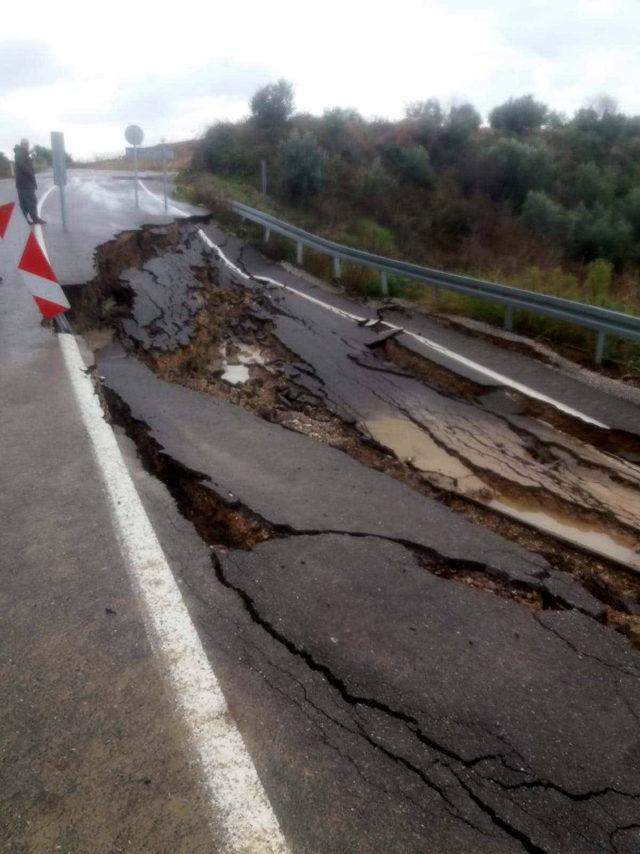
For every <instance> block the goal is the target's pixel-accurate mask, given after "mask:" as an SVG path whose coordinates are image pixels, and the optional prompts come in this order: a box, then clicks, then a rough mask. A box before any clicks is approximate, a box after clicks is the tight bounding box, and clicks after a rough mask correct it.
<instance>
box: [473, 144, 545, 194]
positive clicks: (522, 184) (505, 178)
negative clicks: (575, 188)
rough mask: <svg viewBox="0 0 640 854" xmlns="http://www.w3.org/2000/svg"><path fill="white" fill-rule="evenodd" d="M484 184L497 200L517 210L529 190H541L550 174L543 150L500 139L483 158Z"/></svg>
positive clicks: (536, 146)
mask: <svg viewBox="0 0 640 854" xmlns="http://www.w3.org/2000/svg"><path fill="white" fill-rule="evenodd" d="M485 168H486V173H485V184H486V186H487V189H488V190H489V193H490V194H491V196H492V197H493V198H494V199H496V200H499V201H500V200H502V201H511V202H512V203H513V204H514V205H515V207H516V208H518V209H519V208H520V207H521V206H522V204H523V203H524V200H525V199H526V197H527V193H528V192H529V191H530V190H544V189H545V188H546V187H547V186H548V185H549V183H550V180H551V176H552V174H553V161H552V158H551V155H550V154H549V152H548V151H547V149H546V148H543V147H542V146H541V145H533V144H530V143H527V142H522V141H521V140H518V139H514V138H509V137H507V138H503V139H500V140H498V142H496V143H495V145H492V146H491V147H490V148H489V149H488V151H487V152H486V155H485Z"/></svg>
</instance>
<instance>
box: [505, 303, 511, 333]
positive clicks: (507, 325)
mask: <svg viewBox="0 0 640 854" xmlns="http://www.w3.org/2000/svg"><path fill="white" fill-rule="evenodd" d="M504 328H505V329H506V330H507V332H512V331H513V306H512V305H506V306H505V307H504Z"/></svg>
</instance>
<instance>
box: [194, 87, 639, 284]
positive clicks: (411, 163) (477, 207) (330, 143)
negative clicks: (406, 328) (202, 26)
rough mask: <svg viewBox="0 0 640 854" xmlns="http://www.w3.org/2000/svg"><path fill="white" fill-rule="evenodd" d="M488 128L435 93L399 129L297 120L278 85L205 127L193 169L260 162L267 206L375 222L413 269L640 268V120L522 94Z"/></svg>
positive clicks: (352, 117) (218, 170)
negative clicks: (434, 265) (236, 115)
mask: <svg viewBox="0 0 640 854" xmlns="http://www.w3.org/2000/svg"><path fill="white" fill-rule="evenodd" d="M488 119H489V120H488V123H487V124H483V122H482V118H481V116H480V114H479V112H478V111H477V110H476V109H475V108H474V106H473V105H472V104H469V103H461V104H453V105H452V106H450V107H448V108H447V109H445V108H444V107H443V106H442V104H441V103H440V102H439V101H438V100H436V99H433V98H431V99H427V100H424V101H418V102H415V103H412V104H409V105H408V106H407V108H406V111H405V115H404V117H403V118H402V119H400V120H399V121H388V120H385V119H373V120H370V121H368V120H366V119H364V118H363V117H362V116H361V115H359V113H358V112H356V111H355V110H347V109H342V108H336V109H331V110H327V111H326V112H325V113H324V114H323V115H322V116H313V115H310V114H307V113H296V112H295V104H294V94H293V88H292V86H291V84H290V83H288V82H286V81H284V80H280V81H278V82H276V83H273V84H270V85H268V86H265V87H264V88H262V89H260V90H259V91H258V92H256V93H255V95H254V96H253V98H252V99H251V102H250V115H249V116H248V117H247V118H246V119H244V120H242V121H239V122H235V123H231V122H219V123H216V124H215V125H213V126H212V127H210V128H209V130H208V131H207V132H206V133H205V135H204V138H203V139H202V141H201V143H200V145H199V148H198V150H197V152H196V155H195V158H194V168H195V169H199V170H208V171H211V172H213V173H215V174H217V175H220V176H229V177H234V178H239V179H242V180H245V181H248V182H254V183H255V182H256V181H257V176H258V174H259V168H260V165H259V164H260V161H261V160H266V161H267V164H268V170H269V177H270V187H269V193H270V195H271V196H272V197H273V198H274V199H275V200H277V201H280V202H282V203H283V204H285V205H289V206H292V207H296V208H299V209H300V210H301V211H302V210H303V211H305V212H306V214H307V216H311V217H316V218H317V219H318V220H319V221H320V220H321V221H323V222H324V223H326V224H327V226H328V227H331V224H332V223H337V222H339V221H341V222H345V221H348V220H349V218H354V217H356V218H357V217H359V216H360V217H366V218H370V219H372V220H374V221H375V222H376V223H378V224H379V225H381V226H383V227H385V228H387V229H388V230H389V231H390V232H391V233H392V234H393V236H394V241H395V242H396V244H397V245H401V246H402V247H403V250H404V252H405V254H410V255H411V256H412V257H414V258H415V259H416V260H422V259H424V258H425V256H427V258H428V259H429V260H431V261H432V262H434V261H437V260H439V261H441V262H442V263H447V262H451V261H453V262H454V263H457V265H458V266H461V265H462V266H467V267H470V266H471V267H486V266H487V264H493V263H495V257H496V256H497V255H503V256H504V255H505V253H506V254H507V255H509V256H510V257H511V258H512V259H513V263H514V264H515V265H516V266H517V265H518V264H519V263H521V262H526V263H531V262H532V261H536V260H540V261H541V262H542V263H545V261H546V262H548V263H557V262H562V261H565V262H567V263H580V264H584V263H588V262H590V261H593V260H595V259H606V260H608V261H609V262H611V263H612V264H613V265H615V267H616V269H619V270H620V269H623V268H625V267H629V266H630V265H631V266H635V265H638V263H639V262H640V116H627V115H624V114H622V113H621V112H619V111H618V109H617V106H616V104H615V102H614V101H613V100H612V99H611V98H608V97H605V96H603V97H599V98H594V99H592V101H591V102H590V103H589V104H588V105H587V106H585V107H584V108H582V109H580V110H578V111H577V112H576V113H575V114H574V115H573V116H572V117H567V116H564V115H561V114H558V113H557V112H554V111H552V110H551V109H549V107H548V106H546V105H545V104H542V103H540V102H538V101H536V100H535V99H534V98H533V97H532V96H531V95H525V96H523V97H519V98H511V99H509V100H508V101H506V102H505V103H504V104H501V105H499V106H497V107H495V109H493V110H492V111H491V113H490V114H489V117H488Z"/></svg>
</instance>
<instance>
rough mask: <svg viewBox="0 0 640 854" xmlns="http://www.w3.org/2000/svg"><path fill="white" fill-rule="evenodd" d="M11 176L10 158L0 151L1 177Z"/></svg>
mask: <svg viewBox="0 0 640 854" xmlns="http://www.w3.org/2000/svg"><path fill="white" fill-rule="evenodd" d="M10 177H11V163H10V161H9V158H8V157H7V156H6V155H5V154H3V153H2V152H1V151H0V178H10Z"/></svg>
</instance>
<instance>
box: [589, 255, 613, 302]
mask: <svg viewBox="0 0 640 854" xmlns="http://www.w3.org/2000/svg"><path fill="white" fill-rule="evenodd" d="M612 275H613V264H611V262H610V261H606V260H605V259H604V258H598V259H597V260H596V261H593V262H592V263H591V264H589V266H588V268H587V277H586V279H585V282H584V291H585V299H586V300H587V301H588V302H590V303H593V304H594V305H603V304H605V303H606V302H607V301H608V299H609V296H610V293H609V292H610V290H611V278H612Z"/></svg>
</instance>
